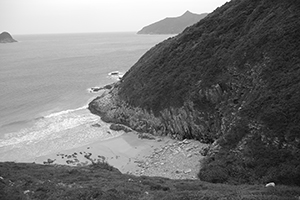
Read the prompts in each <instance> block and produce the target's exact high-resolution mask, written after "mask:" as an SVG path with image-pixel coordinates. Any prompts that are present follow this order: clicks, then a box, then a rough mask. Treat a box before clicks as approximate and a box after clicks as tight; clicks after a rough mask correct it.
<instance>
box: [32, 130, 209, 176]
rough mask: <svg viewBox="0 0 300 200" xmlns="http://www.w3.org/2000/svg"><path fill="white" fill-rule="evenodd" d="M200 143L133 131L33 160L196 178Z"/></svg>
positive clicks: (141, 173) (201, 145) (139, 173)
mask: <svg viewBox="0 0 300 200" xmlns="http://www.w3.org/2000/svg"><path fill="white" fill-rule="evenodd" d="M204 146H205V145H204V144H201V143H199V142H198V141H194V140H184V141H178V140H173V139H170V138H168V137H152V138H151V139H141V138H139V137H138V134H137V133H135V132H129V133H124V134H122V135H121V136H118V137H115V138H112V139H108V140H104V141H101V140H100V141H95V142H94V143H91V144H88V145H84V146H81V147H77V148H74V149H69V150H64V151H60V152H56V153H54V154H50V155H46V156H41V157H37V158H36V159H35V160H34V162H35V163H43V164H51V165H53V164H62V165H71V166H81V165H87V164H92V162H95V163H96V162H98V161H99V162H103V161H106V162H108V163H109V164H110V165H112V166H114V167H116V168H118V169H119V170H120V171H121V172H122V173H127V174H133V175H146V176H161V177H166V178H172V179H196V175H197V173H198V170H199V167H200V162H199V161H200V160H201V159H202V158H203V157H202V156H201V155H200V153H199V151H200V149H201V148H202V147H204Z"/></svg>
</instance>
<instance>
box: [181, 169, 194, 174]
mask: <svg viewBox="0 0 300 200" xmlns="http://www.w3.org/2000/svg"><path fill="white" fill-rule="evenodd" d="M191 172H192V170H191V169H187V170H184V171H183V173H185V174H188V173H191Z"/></svg>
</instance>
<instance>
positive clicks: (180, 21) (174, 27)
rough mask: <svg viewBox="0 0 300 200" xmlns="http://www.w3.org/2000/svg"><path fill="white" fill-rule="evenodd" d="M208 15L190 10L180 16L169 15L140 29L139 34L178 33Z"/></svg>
mask: <svg viewBox="0 0 300 200" xmlns="http://www.w3.org/2000/svg"><path fill="white" fill-rule="evenodd" d="M206 15H207V13H203V14H194V13H191V12H190V11H186V12H185V13H184V14H183V15H181V16H179V17H168V18H165V19H163V20H160V21H158V22H155V23H153V24H150V25H148V26H146V27H144V28H142V30H140V31H138V34H178V33H180V32H182V31H183V30H184V29H185V28H187V27H188V26H191V25H193V24H195V23H196V22H198V21H200V20H201V19H203V18H204V17H206Z"/></svg>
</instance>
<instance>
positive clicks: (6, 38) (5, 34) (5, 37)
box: [0, 32, 17, 43]
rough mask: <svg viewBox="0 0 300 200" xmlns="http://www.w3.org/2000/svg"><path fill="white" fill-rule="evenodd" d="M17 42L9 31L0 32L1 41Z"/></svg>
mask: <svg viewBox="0 0 300 200" xmlns="http://www.w3.org/2000/svg"><path fill="white" fill-rule="evenodd" d="M11 42H17V41H16V40H15V39H13V37H12V36H11V35H10V34H9V33H8V32H2V33H1V34H0V43H11Z"/></svg>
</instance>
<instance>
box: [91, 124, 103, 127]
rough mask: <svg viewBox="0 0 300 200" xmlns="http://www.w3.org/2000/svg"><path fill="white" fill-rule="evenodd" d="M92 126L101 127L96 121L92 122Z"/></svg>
mask: <svg viewBox="0 0 300 200" xmlns="http://www.w3.org/2000/svg"><path fill="white" fill-rule="evenodd" d="M92 127H97V128H99V127H101V125H100V124H98V123H96V124H92Z"/></svg>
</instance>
